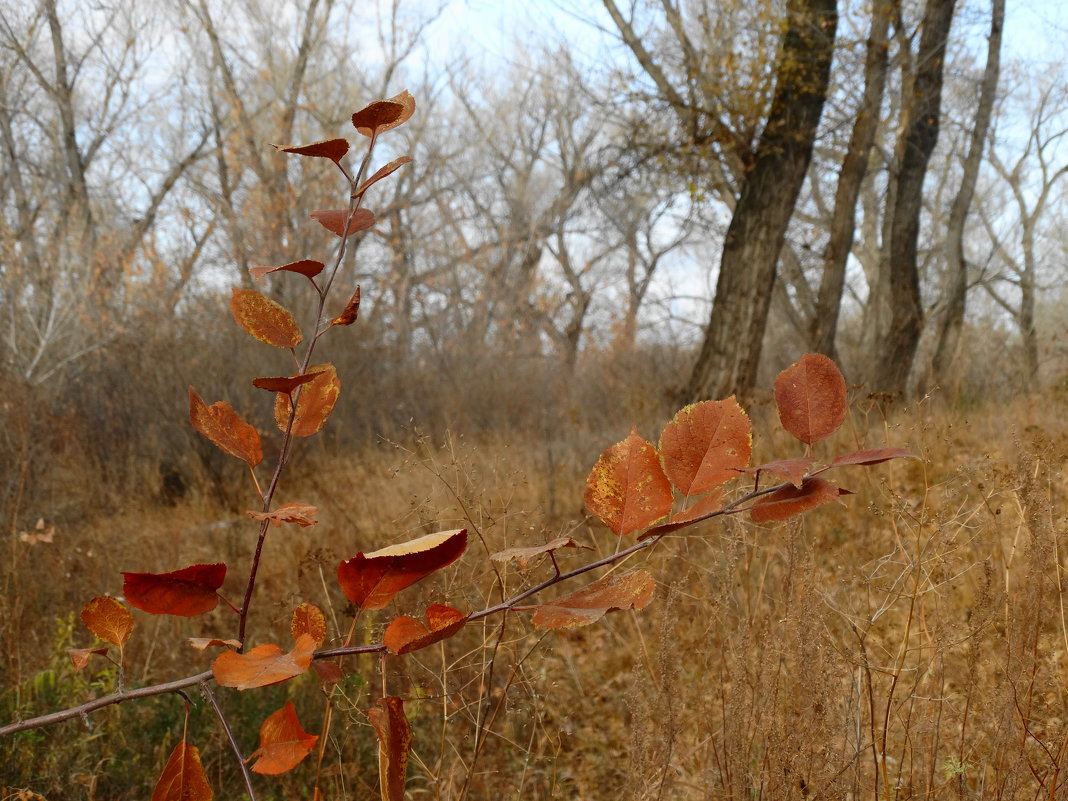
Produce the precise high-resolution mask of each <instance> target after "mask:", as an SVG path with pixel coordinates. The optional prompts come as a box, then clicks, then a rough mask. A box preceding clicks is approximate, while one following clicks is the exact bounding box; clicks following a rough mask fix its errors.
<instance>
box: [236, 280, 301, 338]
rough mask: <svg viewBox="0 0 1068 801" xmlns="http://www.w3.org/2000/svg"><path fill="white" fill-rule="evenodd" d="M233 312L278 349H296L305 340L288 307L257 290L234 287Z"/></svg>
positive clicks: (255, 334) (250, 330)
mask: <svg viewBox="0 0 1068 801" xmlns="http://www.w3.org/2000/svg"><path fill="white" fill-rule="evenodd" d="M230 311H231V312H232V313H233V315H234V319H235V320H237V323H238V325H240V326H241V327H242V328H244V329H245V331H246V332H248V333H249V334H251V335H252V336H254V337H255V338H256V339H258V340H259V341H260V342H266V343H267V344H268V345H274V346H275V347H276V348H295V347H296V346H297V345H299V344H300V343H301V342H302V341H303V340H304V335H303V334H301V332H300V326H299V325H297V321H296V320H295V319H294V318H293V315H292V314H290V313H289V310H288V309H286V308H285V307H284V306H281V305H280V304H278V303H275V302H274V301H273V300H271V299H270V298H269V297H267V296H266V295H262V294H260V293H259V292H257V291H256V290H255V289H235V290H234V292H233V295H232V296H231V297H230Z"/></svg>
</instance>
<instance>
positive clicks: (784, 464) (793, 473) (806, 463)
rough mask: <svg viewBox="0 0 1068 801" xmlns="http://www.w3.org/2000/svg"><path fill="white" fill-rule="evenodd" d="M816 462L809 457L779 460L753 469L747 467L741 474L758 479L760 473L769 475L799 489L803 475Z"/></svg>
mask: <svg viewBox="0 0 1068 801" xmlns="http://www.w3.org/2000/svg"><path fill="white" fill-rule="evenodd" d="M815 462H816V460H815V459H813V458H812V457H811V456H800V457H798V458H797V459H779V460H778V461H774V462H765V463H764V464H758V465H756V466H755V467H747V468H745V470H744V471H743V472H745V473H751V474H755V475H756V476H757V477H758V478H759V477H760V474H761V473H770V474H771V475H773V476H775V477H776V478H781V479H782V480H783V481H789V482H790V483H791V484H793V485H794V486H795V487H800V486H801V482H802V481H804V479H805V475H806V474H807V473H808V471H809V470H811V469H812V465H813V464H814V463H815Z"/></svg>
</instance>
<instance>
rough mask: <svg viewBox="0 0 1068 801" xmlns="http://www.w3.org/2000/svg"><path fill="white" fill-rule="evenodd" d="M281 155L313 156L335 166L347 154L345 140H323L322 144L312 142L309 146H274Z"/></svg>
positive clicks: (347, 149)
mask: <svg viewBox="0 0 1068 801" xmlns="http://www.w3.org/2000/svg"><path fill="white" fill-rule="evenodd" d="M274 147H276V148H277V149H278V150H279V151H281V152H282V153H295V154H296V155H298V156H314V157H317V158H321V159H330V160H331V161H332V162H334V163H335V164H340V163H341V159H343V158H344V157H345V154H346V153H348V152H349V143H348V140H347V139H324V140H323V141H322V142H313V143H312V144H310V145H288V146H285V147H283V146H282V145H274Z"/></svg>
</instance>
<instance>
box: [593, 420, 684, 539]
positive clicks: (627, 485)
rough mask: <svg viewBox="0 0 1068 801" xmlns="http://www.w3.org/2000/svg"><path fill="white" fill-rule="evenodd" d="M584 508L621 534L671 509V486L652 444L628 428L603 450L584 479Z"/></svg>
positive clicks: (631, 530) (645, 526)
mask: <svg viewBox="0 0 1068 801" xmlns="http://www.w3.org/2000/svg"><path fill="white" fill-rule="evenodd" d="M583 500H584V501H585V502H586V508H587V509H589V510H590V511H591V512H593V513H594V514H595V515H597V516H598V517H599V518H601V520H603V521H604V524H605V525H606V526H608V528H610V529H611V530H612V531H613V532H614V533H615V534H616V535H618V536H620V537H622V536H624V535H626V534H630V533H631V532H634V531H638V530H640V529H643V528H647V527H648V526H651V525H652V524H653V523H655V522H656V521H657V520H659V519H660V518H662V517H664V516H665V515H667V514H668V513H669V512H670V511H671V504H672V500H673V499H672V495H671V485H670V484H669V483H668V479H667V476H665V475H664V470H663V468H662V467H661V466H660V460H659V458H657V455H656V449H655V448H654V447H653V445H652V443H650V442H647V441H646V440H644V439H642V438H641V437H639V436H638V432H637V431H631V433H630V436H629V437H627V438H626V439H625V440H623V441H622V442H618V443H616V444H615V445H613V446H612V447H610V448H608V449H606V450H605V451H604V453H602V454H601V458H600V459H598V460H597V464H595V465H594V466H593V470H591V471H590V475H589V476H588V477H587V478H586V492H585V494H584V495H583Z"/></svg>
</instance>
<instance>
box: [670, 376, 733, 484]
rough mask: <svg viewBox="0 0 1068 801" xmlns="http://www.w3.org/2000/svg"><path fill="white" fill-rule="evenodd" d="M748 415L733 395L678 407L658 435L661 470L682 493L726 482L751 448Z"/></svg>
mask: <svg viewBox="0 0 1068 801" xmlns="http://www.w3.org/2000/svg"><path fill="white" fill-rule="evenodd" d="M752 431H753V429H752V426H751V425H750V424H749V417H748V415H746V413H745V412H744V411H743V410H742V407H741V406H739V405H738V401H736V400H735V399H734V397H733V396H731V397H730V398H727V399H726V400H721V401H702V402H701V403H693V404H690V405H689V406H686V407H685V408H683V409H680V410H679V411H678V413H677V414H676V415H675V416H674V417H673V418H672V419H671V422H670V423H668V424H667V425H666V426H664V431H663V433H662V434H661V435H660V455H661V457H662V458H663V460H664V471H665V472H666V473H667V476H668V478H669V479H671V483H672V484H674V485H675V486H676V487H678V488H679V491H680V492H682V494H683V495H703V494H704V493H706V492H708V491H709V490H713V489H715V488H716V487H718V486H720V485H722V484H725V483H727V482H728V481H730V480H731V479H732V478H735V477H736V476H737V475H738V470H739V469H740V468H743V467H745V466H746V465H747V464H749V456H750V455H751V454H752V452H753V433H752Z"/></svg>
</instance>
